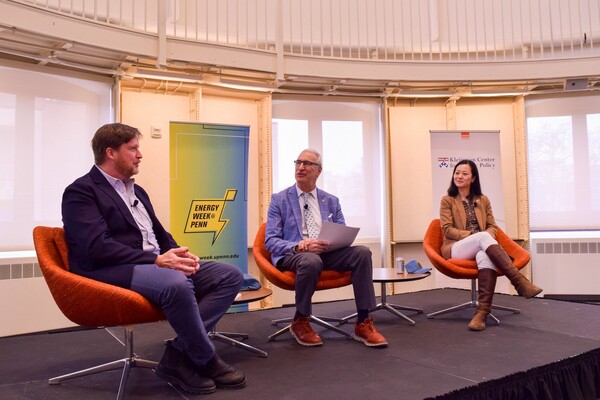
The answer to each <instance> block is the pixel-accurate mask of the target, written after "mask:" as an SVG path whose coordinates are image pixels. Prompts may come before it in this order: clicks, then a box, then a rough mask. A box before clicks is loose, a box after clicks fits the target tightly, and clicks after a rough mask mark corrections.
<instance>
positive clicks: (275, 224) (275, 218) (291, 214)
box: [265, 185, 346, 265]
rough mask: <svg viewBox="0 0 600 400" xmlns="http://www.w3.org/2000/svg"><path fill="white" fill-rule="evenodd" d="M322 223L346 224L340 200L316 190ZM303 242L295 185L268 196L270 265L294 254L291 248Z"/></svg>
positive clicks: (266, 245)
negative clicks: (269, 202) (269, 198)
mask: <svg viewBox="0 0 600 400" xmlns="http://www.w3.org/2000/svg"><path fill="white" fill-rule="evenodd" d="M317 201H318V203H319V210H320V211H321V220H323V221H330V222H335V223H337V224H342V225H345V224H346V222H345V220H344V214H343V213H342V207H341V206H340V201H339V199H338V198H337V197H335V196H334V195H331V194H329V193H327V192H325V191H324V190H321V189H319V188H317ZM301 240H302V210H300V203H299V202H298V192H297V191H296V185H293V186H290V187H289V188H287V189H284V190H282V191H281V192H279V193H275V194H273V195H272V196H271V204H270V205H269V211H268V213H267V228H266V232H265V247H266V249H267V250H268V251H269V252H270V253H271V261H272V262H273V265H277V261H279V259H281V258H283V257H285V256H286V255H289V254H293V251H292V248H293V247H294V246H296V245H297V244H298V242H300V241H301Z"/></svg>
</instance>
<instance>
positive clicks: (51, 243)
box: [33, 226, 165, 400]
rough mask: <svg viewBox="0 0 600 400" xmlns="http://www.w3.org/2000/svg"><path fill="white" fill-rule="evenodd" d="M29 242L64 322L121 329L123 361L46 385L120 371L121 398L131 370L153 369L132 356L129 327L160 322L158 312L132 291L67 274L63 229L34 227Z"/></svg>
mask: <svg viewBox="0 0 600 400" xmlns="http://www.w3.org/2000/svg"><path fill="white" fill-rule="evenodd" d="M33 243H34V245H35V251H36V253H37V258H38V262H39V264H40V268H41V270H42V273H43V274H44V278H45V280H46V283H47V284H48V288H49V289H50V293H52V297H54V301H55V302H56V304H57V305H58V308H59V309H60V310H61V311H62V313H63V314H64V315H65V316H66V317H67V318H68V319H70V320H71V321H73V322H75V323H76V324H78V325H82V326H86V327H110V326H122V327H123V328H124V329H125V343H124V345H125V358H122V359H120V360H115V361H112V362H109V363H106V364H102V365H98V366H95V367H91V368H87V369H84V370H81V371H77V372H73V373H70V374H66V375H62V376H57V377H55V378H51V379H49V380H48V383H49V384H51V385H54V384H60V383H61V382H62V381H64V380H67V379H72V378H77V377H80V376H86V375H91V374H96V373H99V372H104V371H111V370H115V369H119V368H122V369H123V372H122V375H121V382H120V384H119V389H118V392H117V400H119V399H121V398H123V395H124V389H125V385H126V384H127V378H128V377H129V372H130V370H131V368H132V367H144V368H155V367H156V366H157V363H156V362H154V361H149V360H145V359H142V358H139V357H137V356H136V355H135V354H134V352H133V326H132V325H134V324H142V323H146V322H156V321H160V320H163V319H164V318H165V317H164V315H163V313H162V311H161V310H160V309H159V308H158V307H157V306H155V305H154V304H153V303H151V302H150V301H148V300H147V299H146V298H145V297H143V296H142V295H140V294H138V293H136V292H134V291H131V290H128V289H123V288H121V287H118V286H113V285H109V284H106V283H102V282H99V281H95V280H92V279H88V278H85V277H83V276H80V275H77V274H74V273H71V272H69V262H68V259H67V244H66V242H65V237H64V230H63V228H51V227H46V226H38V227H36V228H34V230H33Z"/></svg>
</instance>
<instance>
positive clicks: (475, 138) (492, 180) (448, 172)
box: [429, 130, 506, 230]
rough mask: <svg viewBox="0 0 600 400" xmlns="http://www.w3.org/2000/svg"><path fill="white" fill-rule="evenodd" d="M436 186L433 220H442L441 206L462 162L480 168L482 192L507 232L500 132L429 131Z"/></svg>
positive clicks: (434, 184) (434, 183) (434, 185)
mask: <svg viewBox="0 0 600 400" xmlns="http://www.w3.org/2000/svg"><path fill="white" fill-rule="evenodd" d="M429 133H430V135H431V162H432V168H431V171H432V185H433V190H432V194H433V205H434V207H433V213H434V215H433V217H434V218H439V210H440V209H439V204H440V199H441V198H442V196H444V195H445V194H447V190H448V187H449V186H450V181H451V179H452V171H453V170H454V167H455V166H456V164H457V163H458V162H459V161H460V160H464V159H468V160H471V161H473V162H474V163H475V164H476V165H477V169H478V170H479V179H480V184H481V191H482V192H483V194H485V195H486V196H488V197H489V199H490V201H491V202H492V209H493V211H494V217H495V219H496V223H497V224H498V226H499V227H500V228H502V229H503V230H506V220H505V212H504V195H503V190H502V168H500V159H501V158H500V131H433V130H430V131H429Z"/></svg>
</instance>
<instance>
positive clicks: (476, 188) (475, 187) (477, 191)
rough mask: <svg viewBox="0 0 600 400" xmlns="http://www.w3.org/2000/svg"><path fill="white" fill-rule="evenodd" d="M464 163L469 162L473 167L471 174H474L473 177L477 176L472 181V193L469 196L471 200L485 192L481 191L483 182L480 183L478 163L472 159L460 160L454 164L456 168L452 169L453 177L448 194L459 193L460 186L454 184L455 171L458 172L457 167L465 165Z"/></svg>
mask: <svg viewBox="0 0 600 400" xmlns="http://www.w3.org/2000/svg"><path fill="white" fill-rule="evenodd" d="M463 164H469V167H471V174H472V175H473V178H475V181H473V183H471V193H469V197H468V198H469V200H471V199H473V198H475V197H479V196H481V195H482V194H483V193H481V184H480V183H479V170H478V169H477V165H476V164H475V163H474V162H473V161H471V160H460V161H459V162H458V163H456V165H455V166H454V170H453V171H452V177H451V178H450V187H449V188H448V196H452V197H455V196H456V195H458V188H457V187H456V185H455V184H454V173H455V172H456V168H457V167H458V166H459V165H463Z"/></svg>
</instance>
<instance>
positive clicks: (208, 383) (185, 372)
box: [154, 342, 217, 394]
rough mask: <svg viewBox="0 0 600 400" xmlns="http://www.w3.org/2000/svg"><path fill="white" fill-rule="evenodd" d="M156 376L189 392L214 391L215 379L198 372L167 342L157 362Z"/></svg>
mask: <svg viewBox="0 0 600 400" xmlns="http://www.w3.org/2000/svg"><path fill="white" fill-rule="evenodd" d="M154 373H155V374H156V376H158V377H159V378H161V379H164V380H165V381H167V382H169V383H170V384H172V385H174V386H177V387H180V388H181V389H183V390H185V391H186V392H190V393H202V394H207V393H214V392H216V391H217V386H216V385H215V381H213V380H212V379H211V378H209V377H208V376H203V375H200V374H199V373H198V371H197V370H196V368H195V365H193V364H192V362H191V361H190V360H189V358H188V357H187V356H186V355H185V354H183V353H182V352H180V351H179V350H177V349H176V348H174V347H173V345H172V344H171V342H167V348H166V349H165V354H164V355H163V357H162V359H161V360H160V362H159V363H158V366H157V367H156V370H154Z"/></svg>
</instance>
